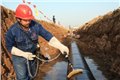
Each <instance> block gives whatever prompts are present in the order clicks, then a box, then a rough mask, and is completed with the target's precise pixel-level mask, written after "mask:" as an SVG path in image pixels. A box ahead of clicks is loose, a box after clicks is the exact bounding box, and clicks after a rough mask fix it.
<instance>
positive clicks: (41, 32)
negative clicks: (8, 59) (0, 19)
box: [6, 20, 53, 53]
mask: <svg viewBox="0 0 120 80" xmlns="http://www.w3.org/2000/svg"><path fill="white" fill-rule="evenodd" d="M29 28H30V29H29V31H24V30H23V29H22V28H21V27H20V24H19V23H18V22H16V23H15V24H13V25H12V26H11V27H10V29H9V30H8V31H7V33H6V47H7V49H8V51H9V52H11V49H12V47H13V46H15V47H17V48H18V49H20V50H22V51H25V52H32V53H34V52H35V50H36V46H37V43H38V36H42V37H43V38H44V39H45V40H47V41H49V40H50V39H51V38H52V37H53V35H52V34H51V33H50V32H48V31H47V30H45V29H44V28H43V27H42V25H41V24H39V23H37V22H36V21H33V20H32V21H31V23H30V25H29ZM23 31H24V32H25V33H26V34H27V35H28V36H29V37H30V38H31V39H32V41H33V42H34V44H33V43H32V42H31V40H30V39H29V38H28V37H27V36H26V35H25V33H24V32H23Z"/></svg>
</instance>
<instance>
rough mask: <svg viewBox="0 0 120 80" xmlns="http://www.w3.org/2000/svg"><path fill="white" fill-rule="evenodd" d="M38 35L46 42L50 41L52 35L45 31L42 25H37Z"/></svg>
mask: <svg viewBox="0 0 120 80" xmlns="http://www.w3.org/2000/svg"><path fill="white" fill-rule="evenodd" d="M39 35H40V36H42V37H43V38H44V39H45V40H47V41H50V39H51V38H52V37H53V35H52V34H51V33H50V32H49V31H47V30H45V29H44V28H43V27H42V25H39Z"/></svg>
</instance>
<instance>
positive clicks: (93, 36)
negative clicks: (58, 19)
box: [76, 8, 120, 80]
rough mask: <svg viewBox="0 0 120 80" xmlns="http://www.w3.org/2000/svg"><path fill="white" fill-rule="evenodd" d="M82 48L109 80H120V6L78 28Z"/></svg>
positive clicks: (77, 32)
mask: <svg viewBox="0 0 120 80" xmlns="http://www.w3.org/2000/svg"><path fill="white" fill-rule="evenodd" d="M76 34H77V35H79V36H80V38H79V39H78V40H77V41H78V43H79V47H80V50H81V51H82V52H83V53H84V54H85V55H89V56H92V57H93V58H94V59H95V61H96V62H97V63H98V64H99V66H101V68H100V69H101V70H103V72H104V74H105V75H106V76H107V77H108V80H120V8H118V9H116V10H114V11H111V12H109V13H107V14H106V15H104V16H98V17H97V18H95V19H93V20H91V21H89V22H88V23H86V24H84V25H83V26H81V28H79V29H77V30H76Z"/></svg>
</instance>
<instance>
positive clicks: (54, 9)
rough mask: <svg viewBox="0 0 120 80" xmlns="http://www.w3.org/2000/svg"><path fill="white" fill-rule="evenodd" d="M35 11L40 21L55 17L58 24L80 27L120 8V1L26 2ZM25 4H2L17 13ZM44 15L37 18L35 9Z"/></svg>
mask: <svg viewBox="0 0 120 80" xmlns="http://www.w3.org/2000/svg"><path fill="white" fill-rule="evenodd" d="M25 2H31V4H28V3H26V4H28V5H29V6H30V7H31V9H32V10H33V13H34V16H35V17H36V18H37V19H39V20H46V21H49V20H48V19H47V18H45V17H44V15H45V16H47V17H48V18H49V19H51V20H52V17H53V15H55V18H56V22H57V23H58V22H59V23H60V24H61V25H63V26H66V27H69V26H70V27H80V26H81V25H83V24H85V23H87V22H88V21H90V20H92V19H93V18H95V17H97V16H102V15H104V14H106V13H108V12H110V11H113V10H115V9H117V8H119V7H120V0H25ZM21 3H23V1H22V0H1V1H0V4H1V5H3V6H5V7H6V8H9V9H11V10H13V11H15V9H16V7H17V6H18V5H19V4H21ZM32 5H36V8H37V10H39V11H42V12H43V13H44V15H43V14H41V13H39V15H38V16H36V14H35V11H34V7H33V6H32Z"/></svg>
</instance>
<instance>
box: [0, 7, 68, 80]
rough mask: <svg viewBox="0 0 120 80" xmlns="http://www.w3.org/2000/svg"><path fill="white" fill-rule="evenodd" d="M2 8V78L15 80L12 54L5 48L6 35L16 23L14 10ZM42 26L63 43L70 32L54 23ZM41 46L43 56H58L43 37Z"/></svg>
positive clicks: (45, 23) (42, 22)
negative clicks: (47, 54) (45, 54)
mask: <svg viewBox="0 0 120 80" xmlns="http://www.w3.org/2000/svg"><path fill="white" fill-rule="evenodd" d="M0 7H1V53H2V55H1V65H0V68H1V71H0V72H1V78H2V80H12V79H15V73H14V69H13V65H12V61H11V54H10V53H9V52H8V51H7V49H6V47H5V33H6V32H7V30H8V29H9V28H10V26H11V25H12V24H13V23H14V22H15V21H16V19H15V16H14V14H15V13H14V12H13V11H12V10H9V9H7V8H5V7H3V6H0ZM36 21H38V22H40V23H41V24H42V26H43V27H44V28H45V29H47V30H48V31H50V32H51V33H52V34H53V35H54V36H56V37H57V38H58V39H59V40H60V41H61V42H63V40H64V39H65V37H66V34H67V32H68V30H67V29H65V28H64V27H63V26H61V25H57V24H53V23H52V22H51V23H50V22H46V21H39V20H36ZM39 44H40V47H41V52H42V54H44V53H49V54H50V55H51V57H53V56H55V55H57V54H55V53H57V52H58V50H57V49H55V48H53V47H51V46H49V45H48V44H47V41H45V40H44V39H43V38H42V37H40V38H39Z"/></svg>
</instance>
